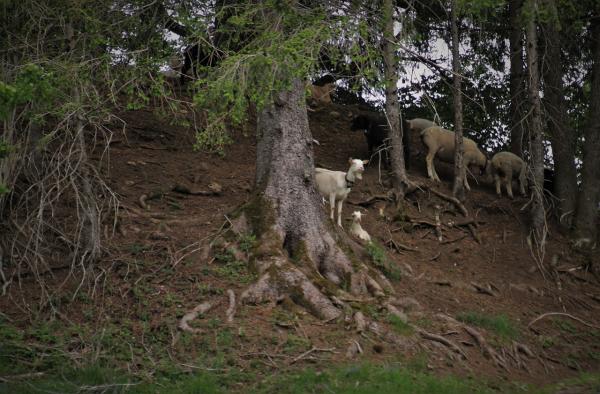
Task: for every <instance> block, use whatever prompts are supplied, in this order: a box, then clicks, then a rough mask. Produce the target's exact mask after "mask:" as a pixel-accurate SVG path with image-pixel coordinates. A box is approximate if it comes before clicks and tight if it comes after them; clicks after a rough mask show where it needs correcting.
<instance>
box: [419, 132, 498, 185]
mask: <svg viewBox="0 0 600 394" xmlns="http://www.w3.org/2000/svg"><path fill="white" fill-rule="evenodd" d="M421 140H422V141H423V144H425V146H426V147H427V149H428V152H427V157H426V158H425V160H426V162H427V175H428V176H429V178H431V179H433V180H434V181H437V182H439V181H440V177H439V176H438V174H437V172H436V171H435V167H434V165H433V159H434V158H435V156H436V155H437V156H438V157H439V158H440V160H443V161H446V162H449V163H452V162H454V132H452V131H450V130H446V129H443V128H441V127H439V126H432V127H428V128H426V129H425V130H423V131H421ZM463 146H464V156H463V161H464V166H465V168H469V166H470V165H475V166H477V167H479V168H480V174H483V173H484V172H485V169H486V167H487V157H486V156H485V155H484V154H483V153H482V152H481V151H480V150H479V148H478V147H477V144H476V143H475V141H473V140H471V139H469V138H467V137H463ZM464 185H465V188H466V189H467V190H471V187H470V186H469V182H468V181H467V177H466V176H465V182H464Z"/></svg>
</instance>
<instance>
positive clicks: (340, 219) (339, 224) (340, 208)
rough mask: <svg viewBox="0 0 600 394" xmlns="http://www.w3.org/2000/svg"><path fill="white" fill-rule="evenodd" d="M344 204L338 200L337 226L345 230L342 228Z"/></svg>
mask: <svg viewBox="0 0 600 394" xmlns="http://www.w3.org/2000/svg"><path fill="white" fill-rule="evenodd" d="M343 203H344V200H338V207H337V208H338V212H337V214H338V216H337V225H338V226H340V227H342V228H344V227H343V226H342V204H343Z"/></svg>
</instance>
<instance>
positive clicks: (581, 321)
mask: <svg viewBox="0 0 600 394" xmlns="http://www.w3.org/2000/svg"><path fill="white" fill-rule="evenodd" d="M548 316H565V317H568V318H571V319H573V320H575V321H577V322H579V323H581V324H583V325H584V326H587V327H590V328H594V329H596V330H600V327H599V326H595V325H593V324H590V323H587V322H585V321H583V320H582V319H580V318H578V317H576V316H573V315H570V314H568V313H563V312H548V313H544V314H543V315H540V316H538V317H536V318H535V319H533V320H532V321H531V322H530V323H529V324H528V325H527V328H529V329H530V330H533V328H531V326H532V325H533V324H534V323H536V322H538V321H540V320H542V319H543V318H545V317H548ZM533 331H535V330H533Z"/></svg>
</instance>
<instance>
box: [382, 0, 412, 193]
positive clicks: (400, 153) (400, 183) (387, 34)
mask: <svg viewBox="0 0 600 394" xmlns="http://www.w3.org/2000/svg"><path fill="white" fill-rule="evenodd" d="M383 13H384V18H385V22H384V30H383V60H384V67H385V113H386V117H387V122H388V125H389V130H390V134H389V137H390V142H391V147H392V152H391V159H392V160H391V161H392V171H393V173H394V188H395V189H396V193H397V195H398V196H397V199H398V201H400V200H401V199H402V198H404V195H405V194H406V190H407V189H408V187H409V181H408V176H407V175H406V165H405V162H404V160H405V157H404V148H403V142H402V137H403V133H404V132H405V130H404V128H403V127H401V126H400V125H401V124H402V122H401V114H400V106H399V103H398V87H397V86H398V62H399V59H398V57H397V56H396V51H395V46H394V4H393V1H392V0H384V2H383Z"/></svg>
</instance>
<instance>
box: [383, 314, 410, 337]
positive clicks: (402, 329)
mask: <svg viewBox="0 0 600 394" xmlns="http://www.w3.org/2000/svg"><path fill="white" fill-rule="evenodd" d="M387 320H388V323H390V325H391V326H392V328H393V329H394V331H395V332H397V333H398V334H400V335H406V336H408V335H411V334H412V333H413V332H414V330H413V328H412V327H411V326H410V325H409V324H408V323H405V322H404V321H402V319H400V318H399V317H398V316H396V315H392V314H390V315H388V318H387Z"/></svg>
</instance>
